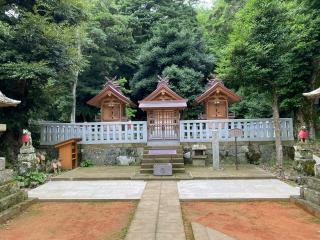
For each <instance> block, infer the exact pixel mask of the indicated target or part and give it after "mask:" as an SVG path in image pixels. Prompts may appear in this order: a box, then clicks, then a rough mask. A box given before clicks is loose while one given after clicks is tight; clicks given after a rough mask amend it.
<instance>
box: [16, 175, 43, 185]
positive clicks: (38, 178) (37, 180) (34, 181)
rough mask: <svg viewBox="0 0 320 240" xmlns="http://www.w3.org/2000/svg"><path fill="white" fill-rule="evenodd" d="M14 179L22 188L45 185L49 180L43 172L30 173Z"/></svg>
mask: <svg viewBox="0 0 320 240" xmlns="http://www.w3.org/2000/svg"><path fill="white" fill-rule="evenodd" d="M14 179H15V180H16V181H18V182H19V183H20V185H21V186H23V187H30V186H37V185H39V184H43V183H44V182H45V181H46V179H47V175H46V174H45V173H43V172H37V171H35V172H29V173H27V174H26V175H24V176H16V177H15V178H14Z"/></svg>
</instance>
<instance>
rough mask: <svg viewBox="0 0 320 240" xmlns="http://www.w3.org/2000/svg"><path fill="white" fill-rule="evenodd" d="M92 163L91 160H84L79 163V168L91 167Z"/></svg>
mask: <svg viewBox="0 0 320 240" xmlns="http://www.w3.org/2000/svg"><path fill="white" fill-rule="evenodd" d="M92 166H94V163H93V162H92V161H91V160H84V161H82V162H81V163H80V167H92Z"/></svg>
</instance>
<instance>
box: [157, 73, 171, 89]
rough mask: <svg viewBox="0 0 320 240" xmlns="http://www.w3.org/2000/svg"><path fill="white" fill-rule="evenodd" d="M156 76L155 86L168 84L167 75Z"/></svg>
mask: <svg viewBox="0 0 320 240" xmlns="http://www.w3.org/2000/svg"><path fill="white" fill-rule="evenodd" d="M157 77H158V86H157V87H159V86H160V85H166V86H169V78H168V77H167V76H163V77H161V76H160V75H157Z"/></svg>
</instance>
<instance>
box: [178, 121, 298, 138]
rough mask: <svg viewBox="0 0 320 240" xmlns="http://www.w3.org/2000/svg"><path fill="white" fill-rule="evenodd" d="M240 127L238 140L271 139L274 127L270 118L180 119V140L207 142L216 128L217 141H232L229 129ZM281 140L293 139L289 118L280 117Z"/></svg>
mask: <svg viewBox="0 0 320 240" xmlns="http://www.w3.org/2000/svg"><path fill="white" fill-rule="evenodd" d="M234 128H240V129H242V130H243V136H242V137H240V138H239V139H238V140H239V141H273V140H274V127H273V120H272V119H225V120H224V119H221V120H220V119H219V120H186V121H180V141H181V142H209V141H211V139H212V132H213V130H217V131H218V134H219V141H234V138H233V137H230V136H229V130H230V129H234ZM281 138H282V140H293V139H294V137H293V125H292V119H291V118H281Z"/></svg>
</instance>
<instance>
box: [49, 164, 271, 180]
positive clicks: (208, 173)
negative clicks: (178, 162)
mask: <svg viewBox="0 0 320 240" xmlns="http://www.w3.org/2000/svg"><path fill="white" fill-rule="evenodd" d="M185 166H186V171H185V173H175V174H173V175H172V176H163V177H161V176H153V175H152V174H141V173H140V172H139V170H140V166H95V167H89V168H76V169H74V170H71V171H67V172H64V173H62V174H60V175H58V176H56V177H53V178H52V181H68V180H69V181H75V180H77V181H82V180H83V181H89V180H192V179H273V178H275V176H274V175H273V174H271V173H269V172H267V171H265V170H263V169H261V168H259V167H257V166H255V165H240V167H239V170H236V169H235V166H231V165H227V166H223V170H213V169H212V168H211V167H192V166H188V165H185Z"/></svg>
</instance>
